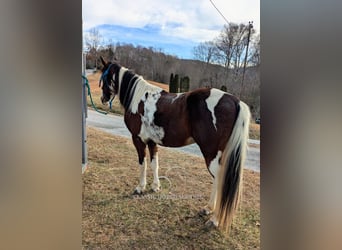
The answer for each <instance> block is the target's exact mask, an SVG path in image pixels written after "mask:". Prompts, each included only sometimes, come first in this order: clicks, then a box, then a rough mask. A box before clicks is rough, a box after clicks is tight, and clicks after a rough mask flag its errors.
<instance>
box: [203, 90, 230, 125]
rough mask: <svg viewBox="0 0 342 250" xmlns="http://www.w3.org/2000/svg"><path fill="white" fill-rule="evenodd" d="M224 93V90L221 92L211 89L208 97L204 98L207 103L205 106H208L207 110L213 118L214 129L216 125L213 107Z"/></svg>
mask: <svg viewBox="0 0 342 250" xmlns="http://www.w3.org/2000/svg"><path fill="white" fill-rule="evenodd" d="M224 94H225V92H223V91H221V90H218V89H211V90H210V95H209V97H208V98H207V99H205V101H206V103H207V107H208V109H209V111H210V112H211V116H212V118H213V124H214V127H215V129H216V130H217V127H216V116H215V107H216V105H217V104H218V102H219V101H220V99H221V98H222V96H223V95H224Z"/></svg>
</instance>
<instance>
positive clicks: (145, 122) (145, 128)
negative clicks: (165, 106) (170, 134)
mask: <svg viewBox="0 0 342 250" xmlns="http://www.w3.org/2000/svg"><path fill="white" fill-rule="evenodd" d="M160 92H161V91H153V92H151V91H148V92H146V95H147V97H146V96H145V95H144V96H143V98H142V101H143V102H144V115H141V122H142V124H141V128H140V133H139V137H140V138H141V139H142V141H144V142H147V141H148V140H152V141H154V142H155V143H158V144H160V145H162V140H163V138H164V135H165V132H164V129H163V128H162V127H159V126H157V125H156V124H155V123H154V113H155V112H156V111H157V102H158V100H159V98H160V96H161V94H160Z"/></svg>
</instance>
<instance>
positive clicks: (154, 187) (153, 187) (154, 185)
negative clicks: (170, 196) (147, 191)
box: [152, 183, 161, 193]
mask: <svg viewBox="0 0 342 250" xmlns="http://www.w3.org/2000/svg"><path fill="white" fill-rule="evenodd" d="M160 189H161V187H160V185H159V184H155V183H152V191H153V192H155V193H157V192H159V191H160Z"/></svg>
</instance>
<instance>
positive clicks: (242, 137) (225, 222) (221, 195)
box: [214, 101, 250, 231]
mask: <svg viewBox="0 0 342 250" xmlns="http://www.w3.org/2000/svg"><path fill="white" fill-rule="evenodd" d="M238 106H239V111H238V112H239V114H238V116H237V119H236V121H235V125H234V128H233V131H232V134H231V136H230V138H229V140H228V142H227V145H226V148H225V150H224V151H223V155H222V161H221V162H222V164H221V167H220V170H219V173H218V176H217V178H218V183H217V184H218V185H217V200H216V206H215V210H214V216H215V217H216V219H217V223H218V226H219V228H221V229H224V230H225V231H229V229H230V225H231V223H232V219H233V216H234V213H235V211H236V209H237V206H238V204H239V200H240V197H241V194H242V175H243V164H244V160H245V157H246V151H247V140H248V132H249V121H250V111H249V108H248V106H247V105H246V104H245V103H244V102H242V101H240V102H239V105H238Z"/></svg>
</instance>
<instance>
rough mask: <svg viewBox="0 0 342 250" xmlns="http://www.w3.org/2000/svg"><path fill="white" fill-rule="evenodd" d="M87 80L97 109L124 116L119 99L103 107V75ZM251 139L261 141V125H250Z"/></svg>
mask: <svg viewBox="0 0 342 250" xmlns="http://www.w3.org/2000/svg"><path fill="white" fill-rule="evenodd" d="M87 78H88V80H89V85H90V89H91V94H92V97H93V101H94V103H95V105H96V107H97V108H98V109H100V110H104V111H107V112H112V113H116V114H121V115H122V114H123V113H124V110H123V108H122V107H121V105H120V103H119V100H118V98H115V99H114V101H113V105H112V110H110V109H109V106H108V105H103V104H102V103H101V101H100V97H101V89H100V88H99V79H100V78H101V73H95V74H91V75H89V76H87ZM148 82H149V83H151V84H154V85H157V86H159V87H161V88H163V89H164V90H166V91H169V86H168V85H167V84H163V83H158V82H154V81H149V80H148ZM88 106H91V103H90V98H89V97H88ZM249 137H250V138H251V139H257V140H260V125H259V124H255V123H251V124H250V129H249Z"/></svg>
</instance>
